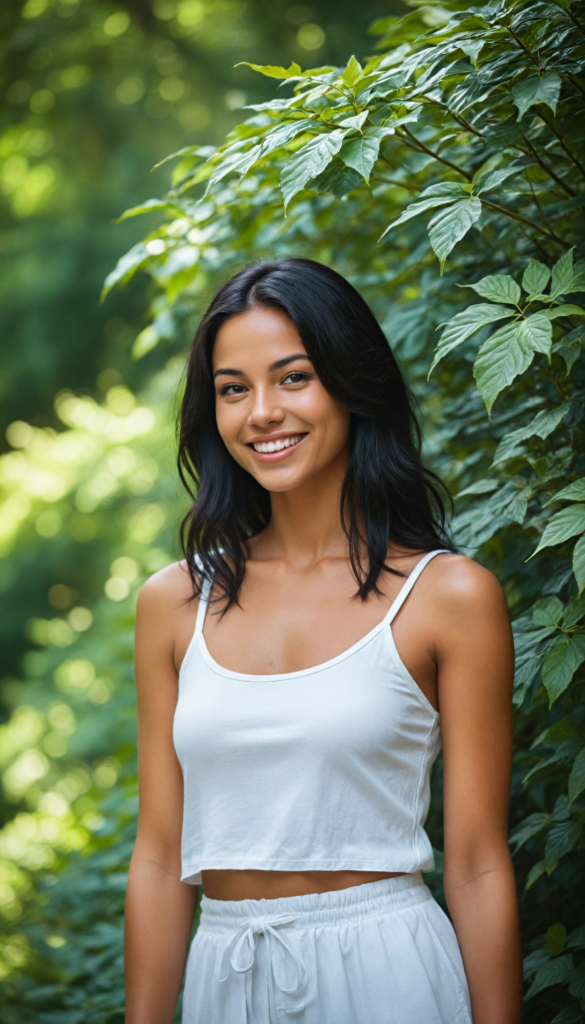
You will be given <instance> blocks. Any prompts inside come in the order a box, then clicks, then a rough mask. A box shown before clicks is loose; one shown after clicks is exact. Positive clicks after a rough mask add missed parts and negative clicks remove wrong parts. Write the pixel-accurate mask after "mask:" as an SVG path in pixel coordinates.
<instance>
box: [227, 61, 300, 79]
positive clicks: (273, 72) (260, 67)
mask: <svg viewBox="0 0 585 1024" xmlns="http://www.w3.org/2000/svg"><path fill="white" fill-rule="evenodd" d="M235 67H237V68H241V67H246V68H252V71H259V72H260V74H261V75H266V77H267V78H298V77H299V75H302V71H301V69H300V67H299V65H298V64H295V63H294V61H293V63H292V64H291V66H290V67H289V68H280V67H278V66H277V65H274V64H250V62H249V61H247V60H241V61H240V62H239V64H236V65H235Z"/></svg>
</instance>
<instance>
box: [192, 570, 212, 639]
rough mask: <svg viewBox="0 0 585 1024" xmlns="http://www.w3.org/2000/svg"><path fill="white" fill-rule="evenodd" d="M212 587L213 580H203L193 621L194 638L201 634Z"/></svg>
mask: <svg viewBox="0 0 585 1024" xmlns="http://www.w3.org/2000/svg"><path fill="white" fill-rule="evenodd" d="M212 586H213V580H209V579H207V580H204V582H203V586H202V588H201V594H200V595H199V607H198V609H197V618H196V620H195V633H194V637H197V636H199V635H200V634H201V633H202V632H203V623H204V622H205V613H206V611H207V605H208V604H209V597H210V594H211V588H212Z"/></svg>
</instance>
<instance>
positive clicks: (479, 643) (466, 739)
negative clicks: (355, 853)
mask: <svg viewBox="0 0 585 1024" xmlns="http://www.w3.org/2000/svg"><path fill="white" fill-rule="evenodd" d="M450 568H451V571H450V572H449V573H445V574H442V579H441V588H440V589H441V594H440V595H439V594H437V595H436V597H438V598H439V604H438V605H436V606H435V607H438V608H440V611H439V612H438V614H437V618H438V619H440V629H439V630H438V631H437V633H436V636H437V641H436V660H437V666H438V691H439V707H440V712H441V731H442V742H443V765H444V821H445V862H444V886H445V898H446V901H447V906H448V908H449V913H450V915H451V918H452V921H453V924H454V926H455V930H456V932H457V938H458V940H459V945H460V947H461V953H462V956H463V962H464V965H465V971H466V974H467V980H468V983H469V990H470V995H471V1002H472V1008H473V1015H474V1022H475V1024H520V1021H521V1019H522V950H521V943H520V927H519V920H518V900H517V894H516V883H515V879H514V870H513V867H512V859H511V856H510V848H509V845H508V808H509V799H510V785H511V772H512V685H513V675H514V648H513V643H512V631H511V628H510V619H509V615H508V609H507V605H506V599H505V596H504V592H503V590H502V587H501V586H500V584H499V582H498V581H497V579H496V578H495V576H493V575H492V574H491V573H490V572H488V571H487V570H486V569H483V568H482V567H481V566H479V565H477V563H475V562H472V561H471V560H470V559H467V558H457V557H456V558H454V559H453V561H452V564H451V567H450ZM436 580H437V585H438V583H439V579H438V574H437V576H436Z"/></svg>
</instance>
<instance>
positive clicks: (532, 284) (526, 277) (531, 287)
mask: <svg viewBox="0 0 585 1024" xmlns="http://www.w3.org/2000/svg"><path fill="white" fill-rule="evenodd" d="M549 280H550V270H549V269H548V267H546V266H545V265H544V263H541V262H540V261H539V260H535V259H531V260H530V262H529V263H528V266H527V267H526V270H525V271H524V274H523V275H522V287H523V289H524V291H525V292H527V293H528V295H540V294H542V292H543V291H544V289H545V288H546V286H547V284H548V282H549Z"/></svg>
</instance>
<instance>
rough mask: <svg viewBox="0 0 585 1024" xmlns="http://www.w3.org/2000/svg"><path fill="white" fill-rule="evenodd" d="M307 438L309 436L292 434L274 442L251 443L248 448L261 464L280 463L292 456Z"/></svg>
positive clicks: (278, 438)
mask: <svg viewBox="0 0 585 1024" xmlns="http://www.w3.org/2000/svg"><path fill="white" fill-rule="evenodd" d="M305 437H307V434H290V435H289V436H288V437H277V438H275V439H274V440H273V441H250V442H248V444H247V447H248V448H249V449H250V451H252V452H253V453H254V455H255V456H256V458H258V459H259V460H260V461H261V462H277V461H278V462H279V461H280V460H281V459H283V458H287V457H288V456H289V455H292V453H293V452H294V451H295V450H296V448H297V447H298V445H299V444H301V442H302V441H304V439H305Z"/></svg>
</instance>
